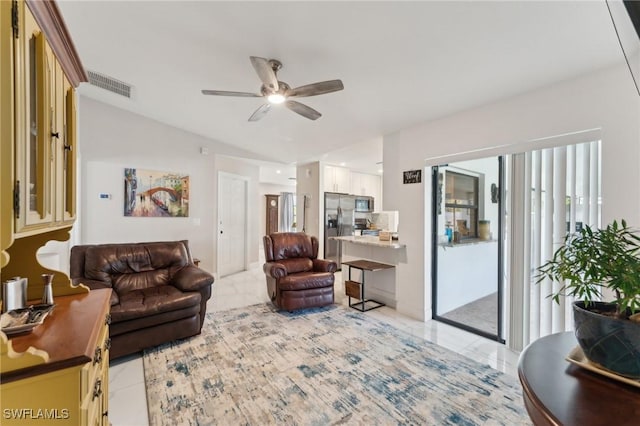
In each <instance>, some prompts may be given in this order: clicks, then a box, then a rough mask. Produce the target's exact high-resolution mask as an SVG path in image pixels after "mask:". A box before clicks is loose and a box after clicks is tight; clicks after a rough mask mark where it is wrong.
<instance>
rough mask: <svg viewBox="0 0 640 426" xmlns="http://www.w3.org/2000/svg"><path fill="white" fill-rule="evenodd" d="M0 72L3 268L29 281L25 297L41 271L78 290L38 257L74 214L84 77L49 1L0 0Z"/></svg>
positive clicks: (61, 286)
mask: <svg viewBox="0 0 640 426" xmlns="http://www.w3.org/2000/svg"><path fill="white" fill-rule="evenodd" d="M0 77H1V78H0V177H1V179H0V190H1V191H0V269H1V273H2V275H3V276H7V277H11V276H21V277H25V278H28V279H29V297H40V296H41V295H42V293H41V291H42V288H41V286H39V285H38V283H39V282H40V281H41V279H40V274H42V273H54V274H55V278H54V282H53V285H54V293H55V294H73V293H77V292H78V291H79V290H78V289H73V288H71V285H70V280H69V277H68V276H66V275H65V274H62V273H59V272H58V271H51V270H48V269H47V268H45V267H43V266H42V265H40V263H39V262H38V259H37V254H36V253H37V251H38V250H39V249H40V248H41V247H42V246H43V245H45V244H46V243H47V242H48V241H50V240H58V241H66V240H68V239H69V231H70V230H71V226H72V225H73V221H74V219H75V210H76V209H75V203H76V189H75V187H76V183H75V180H76V166H75V163H76V161H75V158H76V157H75V156H76V144H77V139H76V128H77V113H76V94H75V88H76V87H77V86H78V85H79V84H80V82H83V81H87V76H86V72H85V71H84V68H83V67H82V64H81V62H80V59H79V58H78V55H77V53H76V51H75V47H74V45H73V41H72V40H71V39H70V38H69V33H68V31H67V30H66V27H65V25H64V20H63V19H62V15H61V14H60V11H59V9H58V7H57V4H56V3H55V2H54V1H52V0H42V1H28V2H26V1H24V0H16V1H0Z"/></svg>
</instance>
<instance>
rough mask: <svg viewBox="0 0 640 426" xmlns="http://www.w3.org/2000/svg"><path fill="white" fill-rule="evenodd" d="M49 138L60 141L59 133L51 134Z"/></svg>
mask: <svg viewBox="0 0 640 426" xmlns="http://www.w3.org/2000/svg"><path fill="white" fill-rule="evenodd" d="M51 137H52V138H56V139H60V132H55V133H54V132H51Z"/></svg>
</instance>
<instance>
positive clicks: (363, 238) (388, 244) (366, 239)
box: [329, 235, 406, 249]
mask: <svg viewBox="0 0 640 426" xmlns="http://www.w3.org/2000/svg"><path fill="white" fill-rule="evenodd" d="M329 239H330V240H338V241H345V242H350V243H354V244H363V245H367V246H374V247H384V248H390V249H401V248H405V247H406V245H405V244H401V243H400V242H398V241H393V240H390V241H380V238H379V237H376V236H371V235H356V236H351V237H329Z"/></svg>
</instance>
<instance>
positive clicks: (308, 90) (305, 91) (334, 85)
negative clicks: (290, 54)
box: [287, 80, 344, 97]
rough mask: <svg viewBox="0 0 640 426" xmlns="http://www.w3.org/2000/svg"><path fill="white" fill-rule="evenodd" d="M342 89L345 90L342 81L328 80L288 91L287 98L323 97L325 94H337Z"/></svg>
mask: <svg viewBox="0 0 640 426" xmlns="http://www.w3.org/2000/svg"><path fill="white" fill-rule="evenodd" d="M342 89H344V85H343V84H342V80H328V81H321V82H319V83H313V84H307V85H305V86H300V87H295V88H293V89H289V90H287V96H288V97H294V96H315V95H322V94H323V93H331V92H337V91H338V90H342Z"/></svg>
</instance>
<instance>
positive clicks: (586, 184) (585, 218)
mask: <svg viewBox="0 0 640 426" xmlns="http://www.w3.org/2000/svg"><path fill="white" fill-rule="evenodd" d="M580 148H581V151H582V199H581V203H580V204H581V206H582V223H583V225H591V218H590V217H589V213H590V212H591V209H590V204H591V179H589V175H590V170H591V149H590V147H589V144H588V143H584V144H582V146H581V147H580Z"/></svg>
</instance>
